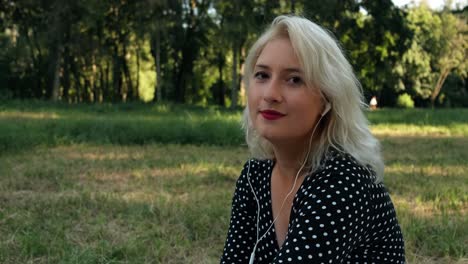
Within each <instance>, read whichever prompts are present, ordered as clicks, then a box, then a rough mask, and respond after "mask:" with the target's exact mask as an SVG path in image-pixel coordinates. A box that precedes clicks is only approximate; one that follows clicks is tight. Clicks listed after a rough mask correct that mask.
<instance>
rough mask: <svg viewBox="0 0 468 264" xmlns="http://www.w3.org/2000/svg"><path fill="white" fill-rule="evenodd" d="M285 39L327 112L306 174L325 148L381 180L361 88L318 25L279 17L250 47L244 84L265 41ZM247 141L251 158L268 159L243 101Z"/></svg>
mask: <svg viewBox="0 0 468 264" xmlns="http://www.w3.org/2000/svg"><path fill="white" fill-rule="evenodd" d="M284 37H286V38H288V39H289V40H290V42H291V45H292V47H293V49H294V51H295V53H296V56H297V57H298V59H299V62H300V63H301V66H302V67H303V71H304V74H305V82H306V84H307V85H308V87H317V88H318V89H319V90H320V93H321V94H322V95H323V97H325V100H327V101H328V102H330V103H331V110H330V111H329V112H328V114H327V115H326V116H324V118H323V119H322V120H321V124H320V129H318V132H319V134H317V135H316V136H314V144H313V146H312V148H311V149H310V153H309V158H308V160H307V163H306V164H307V167H308V168H309V169H310V171H311V172H313V171H315V170H317V169H318V168H319V167H320V162H321V161H322V159H323V158H324V155H325V154H326V153H327V152H328V150H329V148H330V147H332V148H335V149H337V150H339V151H342V152H345V153H348V154H350V155H351V156H352V157H354V159H356V161H357V162H359V163H360V164H361V165H363V166H365V167H367V166H369V167H370V168H371V169H372V170H374V171H375V174H376V182H380V181H382V180H383V170H384V164H383V160H382V156H381V153H380V144H379V142H378V140H377V139H376V138H375V137H374V136H373V135H372V134H371V132H370V129H369V123H368V120H367V118H366V117H365V115H364V112H363V110H364V108H366V107H367V105H366V104H365V103H364V98H363V95H362V88H361V85H360V83H359V81H358V80H357V78H356V76H355V75H354V72H353V69H352V67H351V65H350V63H349V62H348V61H347V59H346V58H345V56H344V55H343V52H342V50H341V49H340V47H339V45H338V43H337V41H336V40H335V39H334V37H332V36H331V35H330V34H329V33H328V32H327V31H326V30H325V29H323V28H322V27H320V26H319V25H317V24H315V23H313V22H311V21H309V20H307V19H305V18H301V17H297V16H278V17H277V18H275V19H274V21H273V23H272V24H271V26H270V27H269V28H268V29H267V30H266V31H265V32H264V33H263V34H262V35H261V36H260V38H259V39H258V40H257V41H256V42H255V43H254V45H253V46H252V48H251V49H250V51H249V54H248V56H247V59H246V61H245V68H244V83H245V87H247V89H249V82H250V78H251V76H252V74H253V69H254V66H255V63H256V62H257V59H258V57H259V55H260V53H261V52H262V50H263V48H264V47H265V45H266V44H267V43H268V42H269V41H271V40H273V39H277V38H284ZM243 128H244V130H245V135H246V142H247V145H248V146H249V149H250V151H251V153H252V155H253V157H254V158H259V159H273V158H274V153H273V147H272V145H271V143H270V142H269V141H267V140H266V139H265V138H263V137H261V136H260V135H258V133H257V132H256V131H255V129H254V127H253V125H252V121H251V120H250V116H249V109H248V105H247V106H246V108H245V110H244V114H243Z"/></svg>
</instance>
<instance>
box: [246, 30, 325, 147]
mask: <svg viewBox="0 0 468 264" xmlns="http://www.w3.org/2000/svg"><path fill="white" fill-rule="evenodd" d="M249 78H250V85H249V88H248V106H249V115H250V118H251V120H252V123H253V126H254V128H255V130H256V131H257V133H259V135H261V136H263V137H264V138H266V139H267V140H269V141H270V142H271V143H272V144H273V145H275V144H283V143H288V144H293V145H296V144H301V145H302V144H304V143H306V142H308V140H309V137H310V136H311V133H312V130H313V129H314V126H315V124H316V122H317V121H318V120H319V117H320V114H321V112H322V111H323V108H324V106H323V103H322V99H321V96H320V94H319V92H318V89H317V88H315V87H310V86H307V85H306V83H305V75H304V71H303V69H302V66H301V65H300V63H299V60H298V59H297V57H296V55H295V53H294V50H293V47H292V46H291V42H290V41H289V39H287V38H279V39H274V40H271V41H270V42H268V43H267V44H266V46H265V47H264V48H263V50H262V52H261V53H260V56H259V57H258V60H257V62H256V64H255V66H254V71H253V76H249ZM303 146H304V145H303Z"/></svg>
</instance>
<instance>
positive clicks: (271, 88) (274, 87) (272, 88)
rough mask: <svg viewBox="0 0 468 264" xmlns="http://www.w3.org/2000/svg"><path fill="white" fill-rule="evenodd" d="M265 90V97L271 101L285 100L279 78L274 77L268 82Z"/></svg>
mask: <svg viewBox="0 0 468 264" xmlns="http://www.w3.org/2000/svg"><path fill="white" fill-rule="evenodd" d="M264 88H265V89H264V90H263V99H264V100H265V101H267V102H269V103H273V102H281V101H282V100H283V97H282V94H281V89H280V88H281V84H280V82H279V80H276V79H275V78H272V79H271V80H270V82H268V83H267V84H266V85H265V87H264Z"/></svg>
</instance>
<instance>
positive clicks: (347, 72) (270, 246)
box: [221, 16, 405, 263]
mask: <svg viewBox="0 0 468 264" xmlns="http://www.w3.org/2000/svg"><path fill="white" fill-rule="evenodd" d="M244 77H245V80H244V81H245V84H246V87H247V97H248V103H247V107H246V109H245V111H244V118H243V121H244V128H245V132H246V141H247V144H248V146H249V148H250V150H251V153H252V155H253V158H252V159H250V160H249V161H247V163H246V164H245V166H244V169H243V171H242V172H241V175H240V177H239V179H238V181H237V184H236V190H235V193H234V198H233V201H232V213H231V222H230V227H229V231H228V235H227V239H226V243H225V247H224V252H223V255H222V257H221V263H404V262H405V252H404V242H403V236H402V233H401V230H400V226H399V224H398V221H397V218H396V214H395V209H394V207H393V204H392V201H391V199H390V197H389V194H388V192H387V190H386V189H385V187H384V185H383V183H382V178H383V171H384V170H383V166H384V165H383V162H382V157H381V154H380V148H379V143H378V141H377V140H376V139H375V138H374V137H373V136H372V134H371V133H370V131H369V126H368V121H367V119H366V117H365V116H364V114H363V110H362V109H363V107H364V103H363V96H362V93H361V88H360V84H359V82H358V80H357V79H356V77H355V75H354V73H353V71H352V68H351V66H350V64H349V62H348V61H347V60H346V58H345V57H344V55H343V53H342V51H341V50H340V48H339V46H338V44H337V42H336V41H335V40H334V38H333V37H331V36H330V35H329V34H328V33H327V32H326V31H325V30H324V29H323V28H321V27H320V26H318V25H316V24H315V23H313V22H311V21H309V20H307V19H305V18H301V17H295V16H279V17H277V18H276V19H275V20H274V21H273V23H272V25H271V26H270V27H269V28H268V29H267V30H266V32H265V33H264V34H263V35H262V36H261V37H260V38H259V39H258V40H257V42H256V43H255V44H254V45H253V47H252V48H251V50H250V52H249V55H248V57H247V60H246V63H245V73H244Z"/></svg>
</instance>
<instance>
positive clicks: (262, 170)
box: [239, 158, 274, 185]
mask: <svg viewBox="0 0 468 264" xmlns="http://www.w3.org/2000/svg"><path fill="white" fill-rule="evenodd" d="M273 165H274V162H273V160H270V159H255V158H251V159H248V160H247V161H246V162H245V164H244V167H243V169H242V172H241V175H240V177H239V180H241V181H242V180H246V179H247V178H248V179H249V180H250V182H251V183H252V184H254V185H256V184H257V182H259V181H264V180H267V178H269V175H270V173H271V169H272V167H273Z"/></svg>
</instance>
